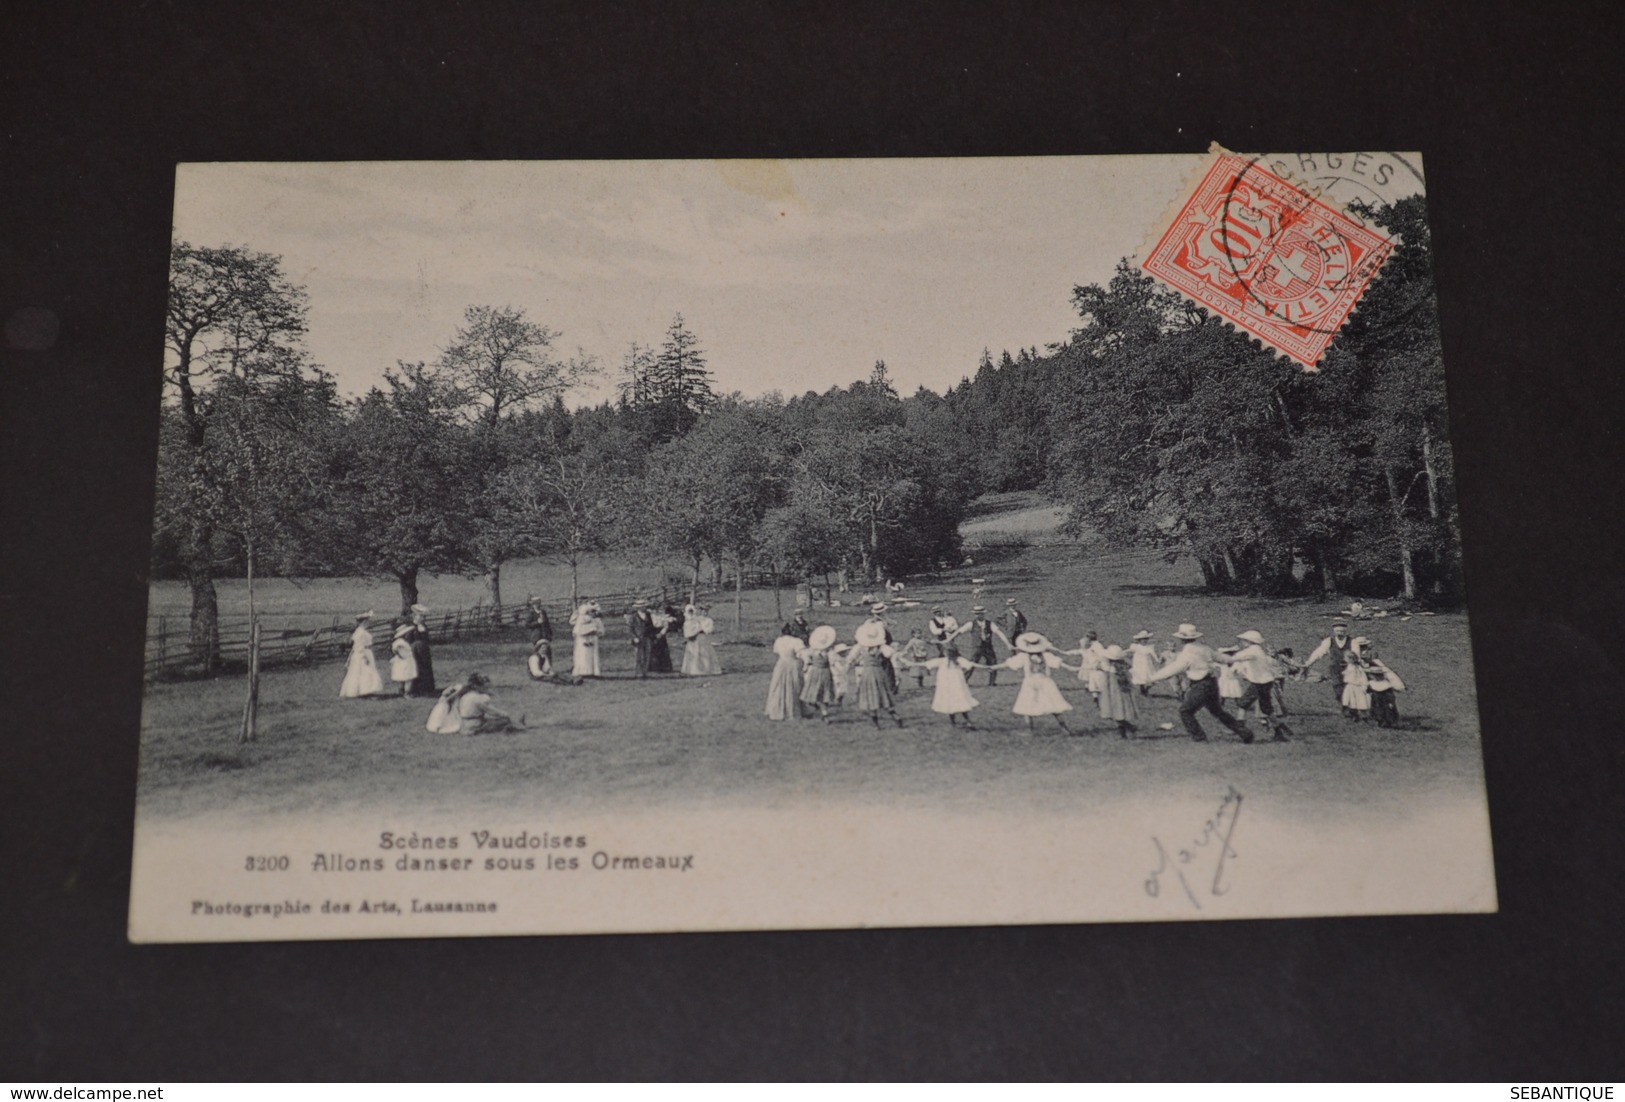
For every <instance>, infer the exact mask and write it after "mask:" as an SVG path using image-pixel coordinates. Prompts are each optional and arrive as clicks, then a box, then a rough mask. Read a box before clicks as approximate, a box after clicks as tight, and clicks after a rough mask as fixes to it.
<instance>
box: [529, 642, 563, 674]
mask: <svg viewBox="0 0 1625 1102" xmlns="http://www.w3.org/2000/svg"><path fill="white" fill-rule="evenodd" d="M525 669H526V670H527V671H528V672H529V673H530V679H531V680H532V681H553V680H556V678H555V677H554V675H553V643H552V641H551V640H548V639H538V640H536V642H534V643H532V644H531V645H530V657H529V658H528V659H526V660H525Z"/></svg>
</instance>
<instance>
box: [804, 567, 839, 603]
mask: <svg viewBox="0 0 1625 1102" xmlns="http://www.w3.org/2000/svg"><path fill="white" fill-rule="evenodd" d="M834 601H835V591H834V590H833V589H831V588H830V586H829V571H828V570H826V571H824V607H825V608H829V607H830V606H831V604H833V603H834ZM811 605H812V602H810V601H809V602H808V607H811Z"/></svg>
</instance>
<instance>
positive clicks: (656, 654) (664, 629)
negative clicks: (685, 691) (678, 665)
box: [649, 605, 677, 673]
mask: <svg viewBox="0 0 1625 1102" xmlns="http://www.w3.org/2000/svg"><path fill="white" fill-rule="evenodd" d="M649 618H650V619H651V620H652V621H653V622H654V626H655V636H654V638H653V639H651V640H650V641H649V672H650V673H671V672H672V669H671V641H670V639H669V638H668V637H669V636H670V634H671V630H672V625H673V624H674V623H676V622H677V610H676V609H674V608H672V607H671V606H670V605H666V606H665V607H663V608H656V609H653V610H652V611H651V612H650V613H649Z"/></svg>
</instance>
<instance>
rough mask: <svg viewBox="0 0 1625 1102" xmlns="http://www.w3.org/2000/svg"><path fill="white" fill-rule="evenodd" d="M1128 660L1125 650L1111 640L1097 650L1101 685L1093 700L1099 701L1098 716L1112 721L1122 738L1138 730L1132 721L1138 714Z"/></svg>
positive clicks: (1138, 708) (1138, 707) (1138, 716)
mask: <svg viewBox="0 0 1625 1102" xmlns="http://www.w3.org/2000/svg"><path fill="white" fill-rule="evenodd" d="M1128 664H1129V663H1128V652H1126V651H1125V650H1123V648H1122V647H1120V646H1118V645H1117V644H1115V643H1113V644H1112V645H1111V646H1109V647H1107V648H1106V649H1105V650H1103V651H1101V652H1100V658H1099V665H1100V672H1101V688H1100V696H1099V697H1097V698H1096V703H1098V704H1099V705H1100V715H1101V717H1102V718H1103V719H1109V720H1112V721H1113V722H1114V723H1116V724H1117V733H1118V734H1119V735H1121V736H1122V737H1123V738H1128V737H1129V735H1130V734H1132V733H1133V732H1134V731H1137V730H1139V728H1137V727H1136V726H1135V725H1134V721H1135V720H1137V719H1139V718H1140V706H1139V704H1137V703H1136V702H1135V700H1134V680H1133V676H1132V674H1130V672H1129V668H1128Z"/></svg>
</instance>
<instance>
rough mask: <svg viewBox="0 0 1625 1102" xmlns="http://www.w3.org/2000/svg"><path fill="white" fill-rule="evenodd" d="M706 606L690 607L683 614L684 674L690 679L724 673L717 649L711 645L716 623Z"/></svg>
mask: <svg viewBox="0 0 1625 1102" xmlns="http://www.w3.org/2000/svg"><path fill="white" fill-rule="evenodd" d="M709 613H710V609H708V608H706V606H704V605H689V606H688V609H685V610H684V613H683V639H684V640H685V643H684V646H683V673H685V674H686V675H688V676H689V677H713V676H715V675H716V674H719V673H721V672H722V663H721V662H720V661H718V660H717V648H716V647H714V646H712V645H711V633H712V632H713V631H715V630H716V622H715V621H713V620H712V619H711V617H710V615H709Z"/></svg>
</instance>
